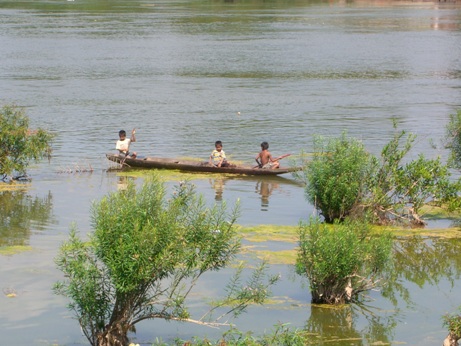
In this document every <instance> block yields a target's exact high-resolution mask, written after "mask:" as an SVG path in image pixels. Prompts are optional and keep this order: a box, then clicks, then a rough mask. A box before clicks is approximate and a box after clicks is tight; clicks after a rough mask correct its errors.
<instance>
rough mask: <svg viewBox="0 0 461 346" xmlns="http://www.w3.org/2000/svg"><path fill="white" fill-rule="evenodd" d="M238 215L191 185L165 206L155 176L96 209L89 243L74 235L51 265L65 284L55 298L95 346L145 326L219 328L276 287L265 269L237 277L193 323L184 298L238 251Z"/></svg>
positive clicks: (123, 339)
mask: <svg viewBox="0 0 461 346" xmlns="http://www.w3.org/2000/svg"><path fill="white" fill-rule="evenodd" d="M237 215H238V208H234V210H233V211H232V212H231V213H228V212H227V211H226V208H225V204H222V205H221V206H220V207H218V206H214V207H213V208H207V207H206V206H205V203H204V201H203V199H202V198H200V197H198V196H197V195H196V193H195V191H194V189H193V187H192V186H191V185H189V184H181V185H180V186H179V187H177V189H176V191H175V193H174V194H173V196H172V197H171V198H169V199H167V198H166V192H165V188H164V186H163V184H162V183H161V182H160V181H159V179H158V178H156V177H155V176H154V177H153V178H152V180H151V181H147V182H146V183H144V185H143V186H142V187H141V188H140V189H139V190H137V189H136V187H135V186H134V184H130V185H129V186H128V188H127V190H125V191H118V192H115V193H112V194H109V195H108V196H107V197H105V198H104V199H102V200H101V201H100V202H98V203H95V204H94V205H93V208H92V225H93V227H94V233H93V234H92V235H91V238H90V240H89V241H88V242H84V241H82V240H81V239H80V238H79V237H78V235H77V232H76V231H75V229H74V230H72V231H71V233H70V239H69V241H68V242H66V243H65V244H64V245H63V246H62V247H61V249H60V253H59V255H58V256H57V258H56V263H57V266H58V268H59V269H60V270H61V271H63V273H64V274H65V277H66V280H65V281H62V282H58V283H57V284H56V285H55V292H56V293H57V294H61V295H64V296H66V297H68V298H70V300H71V302H70V304H69V309H70V310H72V311H73V312H74V313H75V315H76V317H77V318H78V321H79V323H80V325H81V327H82V330H83V333H84V334H85V336H86V337H87V339H88V340H89V341H90V343H91V345H94V346H96V345H98V346H118V345H120V346H125V345H128V333H129V332H135V325H136V324H137V323H139V322H141V321H143V320H146V319H165V320H177V321H186V322H192V323H199V324H203V325H219V324H220V322H219V321H220V320H221V319H222V318H224V317H226V316H227V317H226V318H228V317H231V316H237V315H238V314H240V313H241V312H243V311H244V310H245V308H246V307H247V306H248V305H249V304H251V303H262V302H263V301H264V299H265V298H266V297H267V296H268V294H269V287H270V286H271V285H273V284H274V283H275V282H276V281H277V280H278V276H271V277H268V276H267V275H266V274H265V270H266V265H265V263H262V264H261V266H260V267H259V268H257V269H255V270H254V272H253V274H252V275H251V276H250V277H249V279H248V281H247V282H246V283H242V278H241V275H242V271H241V269H240V270H237V273H236V274H235V276H234V277H233V278H232V279H231V281H230V283H229V284H228V286H227V288H226V290H227V294H228V295H227V297H226V298H224V299H223V300H221V301H218V302H215V303H214V305H213V306H212V308H211V309H210V311H209V313H206V314H205V315H204V316H203V317H202V318H200V319H198V320H195V319H193V318H192V317H191V316H190V313H189V311H188V309H187V306H186V302H187V301H186V298H187V297H188V295H189V293H190V292H191V291H192V288H193V287H194V286H195V285H196V283H197V280H198V279H199V278H200V277H201V276H202V274H204V273H206V272H209V271H213V270H219V269H222V268H224V267H226V266H227V265H229V264H230V263H231V261H232V260H233V259H234V258H235V256H236V255H237V253H238V252H239V250H240V239H239V238H238V236H237V233H236V232H237V231H236V227H235V226H234V222H235V220H236V218H237ZM242 284H243V286H242ZM223 308H226V309H229V311H224V312H223V311H222V309H223ZM218 311H220V312H221V315H220V317H218V318H217V319H216V318H214V317H212V313H217V312H218Z"/></svg>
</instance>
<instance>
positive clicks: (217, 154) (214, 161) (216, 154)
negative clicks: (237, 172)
mask: <svg viewBox="0 0 461 346" xmlns="http://www.w3.org/2000/svg"><path fill="white" fill-rule="evenodd" d="M214 146H215V149H214V150H213V151H212V152H211V155H210V161H209V164H210V165H213V166H215V167H230V166H231V164H230V163H229V162H228V161H227V159H226V153H225V152H224V150H223V149H222V142H221V141H216V142H215V144H214Z"/></svg>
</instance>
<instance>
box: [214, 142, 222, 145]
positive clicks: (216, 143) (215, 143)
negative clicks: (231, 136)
mask: <svg viewBox="0 0 461 346" xmlns="http://www.w3.org/2000/svg"><path fill="white" fill-rule="evenodd" d="M217 145H220V146H222V142H221V141H216V142H214V146H217Z"/></svg>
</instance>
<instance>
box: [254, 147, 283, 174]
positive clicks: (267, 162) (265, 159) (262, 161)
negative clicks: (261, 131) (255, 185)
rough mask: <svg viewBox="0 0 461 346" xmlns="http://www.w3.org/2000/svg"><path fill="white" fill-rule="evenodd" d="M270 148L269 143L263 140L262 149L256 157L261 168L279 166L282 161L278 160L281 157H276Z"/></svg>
mask: <svg viewBox="0 0 461 346" xmlns="http://www.w3.org/2000/svg"><path fill="white" fill-rule="evenodd" d="M268 149H269V143H267V142H262V143H261V151H260V152H259V153H258V155H256V158H255V160H256V162H257V163H258V166H259V168H263V169H276V168H279V166H280V162H279V161H278V160H279V159H280V157H279V158H276V159H274V158H273V157H272V154H271V153H270V152H269V150H268Z"/></svg>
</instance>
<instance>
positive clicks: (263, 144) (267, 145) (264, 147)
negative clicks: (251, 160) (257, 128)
mask: <svg viewBox="0 0 461 346" xmlns="http://www.w3.org/2000/svg"><path fill="white" fill-rule="evenodd" d="M261 148H262V150H267V149H269V143H267V142H262V143H261Z"/></svg>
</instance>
